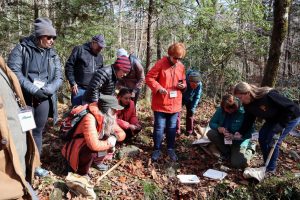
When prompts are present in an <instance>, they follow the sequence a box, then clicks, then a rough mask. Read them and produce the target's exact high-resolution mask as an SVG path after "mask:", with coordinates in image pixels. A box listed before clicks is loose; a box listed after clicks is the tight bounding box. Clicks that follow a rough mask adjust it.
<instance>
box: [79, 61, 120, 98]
mask: <svg viewBox="0 0 300 200" xmlns="http://www.w3.org/2000/svg"><path fill="white" fill-rule="evenodd" d="M116 82H117V77H116V74H115V70H114V67H113V65H111V66H109V67H103V68H100V69H98V70H97V71H96V72H95V74H94V76H93V78H92V80H91V82H90V84H89V87H88V89H87V91H86V92H85V94H84V98H83V100H84V101H85V102H87V103H92V102H97V101H98V99H99V97H100V94H105V95H113V94H114V93H115V88H116Z"/></svg>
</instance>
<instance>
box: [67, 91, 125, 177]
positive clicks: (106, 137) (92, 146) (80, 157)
mask: <svg viewBox="0 0 300 200" xmlns="http://www.w3.org/2000/svg"><path fill="white" fill-rule="evenodd" d="M88 108H89V113H88V114H86V115H85V116H84V117H83V119H82V120H81V121H80V122H79V124H78V127H77V128H76V130H75V133H74V135H73V139H72V140H71V141H69V142H68V143H66V144H65V145H64V147H63V149H62V154H63V156H64V157H65V159H66V160H67V161H68V163H69V165H70V167H71V168H72V170H73V171H74V172H76V173H77V174H79V175H81V176H84V175H87V174H88V171H89V169H90V167H91V165H92V164H93V162H95V161H96V160H97V162H99V159H98V157H101V158H104V157H105V156H103V155H104V154H107V152H111V151H112V149H113V148H114V147H115V145H116V142H117V141H118V142H120V141H123V140H124V139H125V137H126V134H125V132H124V131H123V130H122V129H121V128H120V127H119V126H118V124H117V123H116V111H117V110H121V109H123V107H122V106H120V105H119V103H118V100H117V98H116V97H114V96H110V95H101V97H100V99H99V100H98V102H93V103H91V104H89V106H88Z"/></svg>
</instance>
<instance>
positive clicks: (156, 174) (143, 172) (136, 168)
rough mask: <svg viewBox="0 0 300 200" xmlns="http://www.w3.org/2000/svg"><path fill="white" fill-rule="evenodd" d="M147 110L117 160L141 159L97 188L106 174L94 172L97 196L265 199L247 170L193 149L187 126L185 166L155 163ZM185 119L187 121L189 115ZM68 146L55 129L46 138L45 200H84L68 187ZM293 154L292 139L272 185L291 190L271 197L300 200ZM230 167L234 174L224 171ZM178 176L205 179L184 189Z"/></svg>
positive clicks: (209, 111)
mask: <svg viewBox="0 0 300 200" xmlns="http://www.w3.org/2000/svg"><path fill="white" fill-rule="evenodd" d="M142 104H143V101H141V102H139V106H138V116H139V119H140V122H141V124H142V127H143V130H142V131H141V132H140V133H139V135H138V136H137V137H135V138H134V139H133V140H132V141H131V142H130V143H127V144H118V145H117V151H116V152H117V153H116V155H118V151H120V150H121V149H122V148H124V147H126V146H130V145H134V146H136V147H138V148H139V153H138V154H136V155H135V156H132V157H130V156H129V157H128V158H127V159H126V160H125V161H124V162H123V163H122V164H121V165H120V166H118V167H117V168H116V169H115V170H113V171H112V172H110V173H109V174H108V175H107V176H106V177H104V178H103V179H102V180H101V181H98V182H97V179H98V178H99V177H100V176H101V175H102V174H103V173H104V172H101V171H98V170H97V169H95V168H91V170H90V173H89V176H90V177H91V182H92V183H93V185H95V186H94V191H95V192H96V194H97V196H98V198H99V199H135V200H137V199H236V198H241V199H263V198H259V195H258V194H257V191H259V189H258V188H257V187H260V188H264V185H263V183H260V184H258V185H253V184H254V183H253V182H252V181H248V180H246V179H244V178H243V176H242V174H243V171H242V170H238V169H232V168H230V165H228V164H226V163H220V162H218V159H217V158H215V157H213V156H211V155H209V154H207V152H205V151H203V149H202V148H200V146H199V145H192V142H193V141H194V140H196V139H197V137H196V136H186V135H185V134H183V133H184V129H185V127H184V126H182V127H181V130H182V134H179V135H177V136H176V152H177V155H178V157H179V161H178V162H176V163H174V162H172V161H171V160H170V159H169V158H168V156H167V155H166V150H165V149H164V150H163V156H162V158H161V159H159V161H158V162H156V163H152V162H151V153H152V147H153V141H152V137H151V134H152V129H153V117H152V115H153V114H152V111H151V109H150V107H149V106H142ZM67 110H68V106H67V105H63V104H60V105H59V113H60V119H61V118H62V116H63V113H64V112H66V111H67ZM214 112H215V106H214V104H213V103H212V101H202V102H201V104H200V107H199V108H198V110H197V113H196V117H195V118H196V120H195V122H196V123H195V124H196V125H201V126H202V127H203V126H206V125H207V124H208V121H209V119H210V117H211V116H212V115H213V113H214ZM183 116H185V115H184V114H183ZM184 121H185V120H184V118H183V119H182V124H184ZM49 124H50V123H49ZM196 132H197V130H196ZM62 146H63V142H62V141H61V140H60V139H59V136H58V127H52V126H50V125H49V126H48V128H47V129H46V132H45V134H44V140H43V155H42V163H43V165H42V166H43V167H44V168H46V169H48V170H49V171H50V176H49V177H46V178H42V179H39V178H37V177H36V179H35V180H34V188H35V189H36V190H37V191H38V194H39V197H40V199H53V200H57V199H84V198H82V197H76V196H75V195H74V194H73V193H72V192H70V191H69V190H68V188H67V186H66V184H65V178H66V175H67V173H66V166H65V162H64V159H63V157H62V155H61V149H62ZM164 146H165V145H164ZM258 149H259V147H258ZM290 150H293V151H294V152H297V153H298V154H300V138H299V137H293V136H289V137H288V138H287V139H286V141H285V142H284V144H283V145H282V151H281V155H280V160H279V162H278V170H277V172H276V174H275V175H274V177H271V178H273V179H276V181H275V182H274V181H273V182H272V183H271V184H273V185H274V184H275V185H276V184H277V183H279V182H280V183H281V184H284V185H285V187H284V188H288V189H289V190H287V189H282V188H281V187H276V189H274V188H269V190H267V191H269V192H270V194H271V193H272V191H273V190H278V191H273V193H274V194H276V195H278V194H279V193H282V194H284V195H290V196H292V197H294V196H293V195H295V192H296V195H299V196H298V197H299V198H300V192H299V191H300V188H298V186H299V185H300V184H299V182H297V183H296V186H295V183H294V181H295V180H294V179H296V181H299V178H294V177H295V176H294V175H295V174H300V164H299V160H298V161H295V159H296V158H294V159H293V158H292V157H291V156H290ZM259 152H260V151H259V150H258V153H257V154H256V155H255V157H254V159H253V161H252V162H251V165H250V166H251V167H260V166H262V165H263V162H262V157H261V154H260V153H259ZM116 157H118V156H116ZM119 159H122V158H115V159H113V160H112V161H111V162H110V163H109V165H110V167H112V166H114V165H115V164H116V163H117V162H118V161H119ZM224 166H227V167H228V168H226V167H225V168H224ZM208 169H216V170H220V171H224V169H226V173H228V175H227V176H226V177H225V178H224V179H223V180H222V181H220V180H213V179H210V178H206V177H204V176H203V173H204V172H205V171H207V170H208ZM222 169H223V170H222ZM178 174H195V175H197V176H198V177H199V179H200V183H197V184H183V183H180V182H179V180H178V178H177V177H176V176H177V175H178ZM287 177H289V178H287ZM291 177H292V179H291ZM286 179H288V180H289V183H291V182H292V183H291V186H290V187H286V186H287V185H286V182H282V181H283V180H286ZM290 180H291V181H290ZM264 182H265V181H264ZM277 185H278V184H277ZM297 185H298V186H297ZM274 187H275V186H274ZM249 188H250V189H249ZM251 188H252V189H251ZM253 188H255V189H253ZM252 190H255V191H252ZM262 193H265V194H262V196H263V195H264V196H266V195H270V194H267V193H266V188H264V191H263V192H262ZM286 193H287V194H286ZM257 195H258V196H257ZM254 196H256V198H255V197H254ZM266 199H269V198H266ZM274 199H275V197H274Z"/></svg>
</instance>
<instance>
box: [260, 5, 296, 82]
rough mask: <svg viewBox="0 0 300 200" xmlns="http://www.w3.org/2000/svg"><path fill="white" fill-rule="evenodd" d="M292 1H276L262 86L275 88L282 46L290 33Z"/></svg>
mask: <svg viewBox="0 0 300 200" xmlns="http://www.w3.org/2000/svg"><path fill="white" fill-rule="evenodd" d="M290 5H291V0H275V2H274V24H273V30H272V36H271V45H270V49H269V58H268V62H267V65H266V67H265V70H264V77H263V80H262V83H261V85H262V86H270V87H273V86H274V85H275V83H276V76H277V73H278V69H279V58H280V55H281V46H282V43H283V40H284V38H285V36H286V33H287V31H288V13H289V8H290Z"/></svg>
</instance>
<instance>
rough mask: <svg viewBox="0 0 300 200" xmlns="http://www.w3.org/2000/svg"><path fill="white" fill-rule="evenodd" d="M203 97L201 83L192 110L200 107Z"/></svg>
mask: <svg viewBox="0 0 300 200" xmlns="http://www.w3.org/2000/svg"><path fill="white" fill-rule="evenodd" d="M201 95H202V83H201V82H200V83H199V85H198V87H197V88H196V93H195V96H194V98H193V100H192V104H191V108H192V109H194V110H195V109H196V107H197V106H198V103H199V101H200V99H201Z"/></svg>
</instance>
